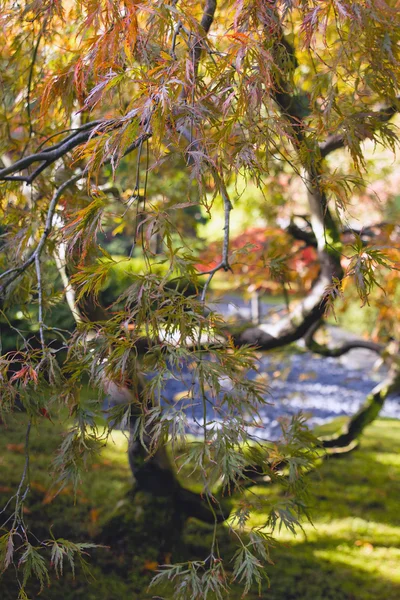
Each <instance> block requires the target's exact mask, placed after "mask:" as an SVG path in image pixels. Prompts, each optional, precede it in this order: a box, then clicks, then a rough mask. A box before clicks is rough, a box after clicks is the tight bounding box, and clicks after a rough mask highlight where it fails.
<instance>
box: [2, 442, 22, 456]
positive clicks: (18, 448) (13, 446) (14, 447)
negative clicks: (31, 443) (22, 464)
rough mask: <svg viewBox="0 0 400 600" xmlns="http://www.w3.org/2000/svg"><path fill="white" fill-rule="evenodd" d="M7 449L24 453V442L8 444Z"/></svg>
mask: <svg viewBox="0 0 400 600" xmlns="http://www.w3.org/2000/svg"><path fill="white" fill-rule="evenodd" d="M6 448H7V450H10V452H17V453H18V454H23V453H24V444H7V446H6Z"/></svg>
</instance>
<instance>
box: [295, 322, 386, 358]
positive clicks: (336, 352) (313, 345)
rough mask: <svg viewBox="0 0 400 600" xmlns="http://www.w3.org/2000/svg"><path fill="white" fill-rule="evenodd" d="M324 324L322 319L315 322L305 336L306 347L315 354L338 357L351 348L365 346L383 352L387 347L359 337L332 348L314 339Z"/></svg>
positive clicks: (373, 350) (379, 352)
mask: <svg viewBox="0 0 400 600" xmlns="http://www.w3.org/2000/svg"><path fill="white" fill-rule="evenodd" d="M322 325H323V321H322V320H321V321H319V322H317V323H314V325H312V326H311V327H310V329H309V331H308V332H307V333H306V335H305V336H304V342H305V344H306V347H307V348H308V349H309V350H310V351H311V352H313V353H314V354H320V355H321V356H327V357H332V358H338V357H339V356H343V355H344V354H347V352H350V350H356V349H357V348H365V349H366V350H371V351H372V352H376V353H377V354H382V352H383V351H384V350H385V348H386V346H384V345H383V344H378V343H377V342H373V341H372V340H357V339H355V340H350V341H348V342H345V343H344V344H342V345H340V346H336V347H334V348H330V347H329V346H328V345H327V344H320V343H318V342H316V341H315V340H314V335H315V334H316V332H317V331H318V329H319V328H320V327H321V326H322Z"/></svg>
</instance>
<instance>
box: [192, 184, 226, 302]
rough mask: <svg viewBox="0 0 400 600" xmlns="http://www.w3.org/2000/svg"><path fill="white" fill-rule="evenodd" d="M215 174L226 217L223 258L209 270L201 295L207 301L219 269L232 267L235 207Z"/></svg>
mask: <svg viewBox="0 0 400 600" xmlns="http://www.w3.org/2000/svg"><path fill="white" fill-rule="evenodd" d="M213 175H214V179H217V180H219V184H220V191H221V196H222V200H223V202H224V217H225V221H224V240H223V243H222V260H221V262H220V263H219V264H218V265H217V266H216V267H214V268H213V269H211V271H208V279H207V281H206V283H205V284H204V287H203V290H202V293H201V297H200V301H201V302H205V299H206V294H207V290H208V287H209V285H210V283H211V280H212V278H213V277H214V275H215V273H217V271H220V270H221V269H224V271H229V269H230V266H229V228H230V212H231V210H232V208H233V207H232V203H231V201H230V199H229V196H228V192H227V189H226V187H225V183H224V182H223V181H221V179H220V177H219V176H218V175H217V174H216V173H214V174H213ZM203 274H207V273H203Z"/></svg>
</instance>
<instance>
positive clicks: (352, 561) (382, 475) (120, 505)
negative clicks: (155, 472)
mask: <svg viewBox="0 0 400 600" xmlns="http://www.w3.org/2000/svg"><path fill="white" fill-rule="evenodd" d="M24 420H25V417H24V415H18V418H17V419H14V420H13V419H11V420H10V421H9V422H8V423H7V424H6V425H5V424H2V425H1V426H0V428H1V438H0V501H1V505H4V504H5V502H6V501H7V500H8V498H9V497H10V496H11V495H12V493H13V491H14V490H15V488H16V486H17V484H18V481H19V478H20V475H21V472H22V469H23V461H24V456H23V446H22V443H23V438H24V432H23V422H24ZM62 430H63V427H62V424H57V423H56V424H55V425H54V426H53V425H52V424H51V423H49V422H48V421H47V420H45V419H43V423H41V424H40V427H39V428H37V429H36V428H34V430H33V432H32V436H31V452H32V460H31V488H32V489H31V493H30V496H29V500H28V502H27V507H26V520H27V523H28V524H29V527H30V529H31V530H32V532H33V533H34V534H35V535H37V536H38V538H39V539H43V538H46V537H49V527H50V526H51V527H52V532H53V534H54V535H55V536H56V537H67V538H68V539H71V540H72V541H88V539H89V540H90V539H92V538H94V539H95V538H96V536H97V535H98V534H99V532H100V531H101V528H102V525H103V524H104V523H107V522H109V520H110V517H111V516H112V514H113V513H114V514H115V512H116V511H117V512H118V511H121V510H122V511H124V510H125V509H126V508H128V511H129V495H128V494H129V490H130V489H131V486H132V480H131V475H130V472H129V466H128V462H127V457H126V453H125V450H126V445H127V440H126V438H125V437H124V435H123V433H121V432H116V433H115V434H113V438H112V440H110V441H109V442H108V444H107V446H106V447H105V448H104V449H103V451H102V453H101V456H100V457H99V459H98V460H97V461H96V462H95V463H94V464H92V465H91V467H90V468H89V469H88V472H87V473H86V476H85V478H84V481H83V483H82V486H81V488H80V490H79V492H78V494H77V496H76V498H75V499H74V495H73V493H72V491H71V490H70V489H68V488H67V489H66V490H64V491H63V493H61V494H59V495H58V496H57V497H55V498H53V494H52V491H51V484H52V478H51V475H50V474H49V467H50V463H51V458H52V456H53V455H54V452H55V451H56V448H57V446H58V445H59V443H60V438H61V435H62ZM310 480H311V482H312V498H313V506H312V507H311V514H312V517H313V526H312V525H310V524H304V533H301V532H300V533H299V534H298V535H297V536H296V537H293V536H291V535H289V534H287V533H281V534H280V535H278V544H277V546H276V547H275V548H274V549H273V551H272V559H273V561H274V563H275V564H274V565H271V566H269V567H268V575H269V577H270V588H268V586H267V585H265V587H264V588H263V590H262V596H261V597H262V598H268V599H271V600H291V599H293V600H352V599H357V600H369V599H371V600H372V599H373V600H395V599H397V598H400V422H397V421H392V420H378V421H376V422H375V423H374V424H373V425H372V426H370V427H369V428H368V429H367V431H366V433H365V436H364V437H363V439H362V443H361V445H360V447H359V448H358V449H357V450H356V451H354V452H353V453H352V454H350V455H348V456H343V457H342V458H339V459H329V460H327V461H325V462H324V463H323V464H322V465H321V467H320V468H319V469H318V470H316V471H315V472H314V473H313V474H312V475H311V476H310ZM256 491H257V492H258V493H259V495H260V496H264V497H266V496H268V494H271V493H274V492H271V490H270V489H269V488H268V487H266V488H261V487H260V488H257V490H256ZM127 498H128V500H127ZM127 502H128V506H127ZM264 518H265V515H263V513H262V511H260V512H259V513H258V514H255V515H254V517H253V524H257V523H261V522H262V521H263V519H264ZM156 519H157V515H156V514H155V515H154V523H155V527H157V525H156V522H157V521H156ZM210 539H211V530H210V528H209V527H208V526H205V525H202V524H200V523H198V522H196V521H194V520H193V521H191V522H190V523H188V525H187V527H186V533H185V546H184V548H183V549H182V552H184V553H186V554H187V558H188V559H190V558H197V557H199V558H204V557H205V556H207V552H208V548H209V545H208V544H209V542H210ZM220 542H221V545H222V547H223V548H222V549H223V551H224V552H225V553H226V554H227V555H231V554H232V548H233V547H232V545H231V544H232V540H231V538H230V536H229V534H228V533H227V530H226V528H224V527H223V526H222V527H221V528H220ZM123 544H128V542H127V541H124V542H123ZM123 544H122V547H121V545H120V547H119V548H118V550H114V552H113V549H112V548H111V549H108V550H107V549H97V550H95V551H94V552H93V553H92V558H91V559H90V562H91V563H92V565H93V569H92V571H93V576H94V578H93V579H91V578H89V580H87V579H86V578H85V576H84V575H83V573H82V571H81V570H79V569H77V573H76V577H75V579H73V578H72V574H71V572H70V570H69V569H68V568H66V572H65V574H64V576H63V577H62V578H61V579H60V580H56V578H55V576H52V583H51V586H50V587H49V588H45V589H44V591H43V592H42V593H41V595H40V597H41V598H45V599H49V600H53V599H54V600H55V599H56V598H57V599H59V598H60V597H62V598H63V600H75V599H76V600H79V599H83V598H84V599H85V600H114V599H117V598H124V599H125V598H127V599H128V598H129V599H132V600H144V599H147V598H152V597H155V595H156V594H157V593H158V594H159V596H158V597H160V596H163V597H166V598H169V599H170V598H171V599H172V597H173V596H171V595H170V594H169V593H168V591H167V592H166V593H162V592H160V591H158V590H154V591H151V592H148V591H147V585H148V582H149V580H150V579H151V577H152V576H153V575H154V572H155V569H156V568H157V560H159V548H157V547H155V544H154V543H153V542H152V543H151V544H152V545H151V547H150V545H148V546H147V547H146V545H144V546H143V547H141V549H140V553H139V555H137V556H136V558H135V561H134V563H133V564H132V563H131V566H130V567H129V565H128V564H127V562H126V561H125V560H124V553H125V548H124V546H123ZM126 553H127V554H129V548H128V547H126ZM180 558H182V557H180ZM164 560H169V557H168V552H166V553H164ZM13 578H14V573H13V572H12V571H9V572H6V574H5V575H4V576H3V579H2V580H0V590H1V592H0V597H1V598H2V599H4V600H9V599H11V598H15V597H16V593H15V591H16V588H15V586H14V585H13V583H12V581H13ZM240 594H241V592H240V590H239V588H237V589H234V590H233V591H232V594H231V598H232V599H234V600H238V599H239V598H240ZM258 597H259V596H258V591H257V590H254V591H253V592H251V593H250V596H249V598H250V599H251V600H255V599H256V598H258Z"/></svg>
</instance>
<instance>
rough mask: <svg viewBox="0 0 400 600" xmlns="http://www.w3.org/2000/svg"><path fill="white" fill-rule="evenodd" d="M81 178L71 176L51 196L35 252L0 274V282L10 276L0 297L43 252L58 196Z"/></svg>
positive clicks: (80, 174)
mask: <svg viewBox="0 0 400 600" xmlns="http://www.w3.org/2000/svg"><path fill="white" fill-rule="evenodd" d="M82 177H83V173H82V172H80V173H78V174H76V175H73V177H70V179H68V180H67V181H65V182H64V183H63V184H62V185H60V187H59V188H58V189H57V190H56V192H55V193H54V194H53V197H52V199H51V201H50V204H49V208H48V210H47V216H46V223H45V228H44V231H43V233H42V236H41V238H40V240H39V243H38V245H37V246H36V248H35V250H34V251H33V252H32V253H31V254H30V256H29V257H28V258H27V259H26V261H25V262H24V263H23V264H22V265H20V266H19V267H12V268H11V269H8V270H7V271H4V273H1V274H0V280H1V279H4V278H5V277H7V276H10V277H9V278H8V279H7V280H6V281H5V282H4V283H3V285H1V286H0V296H1V295H2V294H4V292H5V290H6V289H7V288H8V286H9V285H10V284H11V283H12V282H13V281H15V280H16V279H17V277H19V275H21V273H23V272H24V271H26V269H27V268H28V267H30V265H32V264H33V263H34V262H35V260H36V259H37V258H39V257H40V254H41V253H42V251H43V248H44V246H45V244H46V240H47V238H48V237H49V235H50V233H51V231H52V229H53V218H54V213H55V210H56V207H57V202H58V200H59V199H60V196H61V195H62V193H63V192H64V190H65V189H66V188H67V187H68V186H70V185H72V184H73V183H75V182H76V181H79V179H82Z"/></svg>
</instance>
